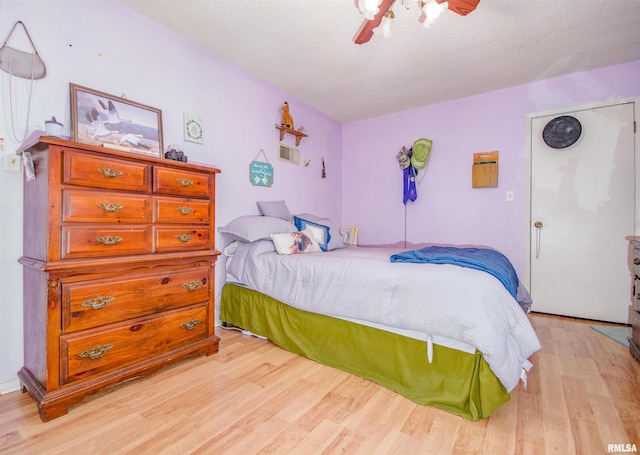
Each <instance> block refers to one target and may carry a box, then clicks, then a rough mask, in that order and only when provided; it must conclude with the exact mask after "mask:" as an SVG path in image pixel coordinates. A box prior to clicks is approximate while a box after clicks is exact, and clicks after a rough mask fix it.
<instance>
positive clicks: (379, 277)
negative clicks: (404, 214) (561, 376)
mask: <svg viewBox="0 0 640 455" xmlns="http://www.w3.org/2000/svg"><path fill="white" fill-rule="evenodd" d="M241 218H244V221H246V218H252V219H254V220H253V221H255V222H256V223H257V225H260V224H261V223H263V224H264V223H265V221H267V219H268V222H269V223H275V224H277V225H278V226H277V227H276V226H269V228H268V229H264V228H263V227H260V228H257V229H253V232H251V235H247V232H242V233H241V235H238V231H237V229H236V230H233V234H234V235H233V238H234V240H235V241H234V242H233V243H232V244H230V245H229V247H228V248H225V255H226V256H227V264H226V267H227V282H226V283H225V285H224V286H223V289H222V292H221V300H220V320H221V321H222V323H223V325H225V326H230V327H239V328H241V329H242V330H244V331H246V333H251V334H255V335H257V336H260V337H265V338H268V339H269V340H271V341H272V342H273V343H275V344H276V345H278V346H280V347H282V348H284V349H286V350H289V351H292V352H295V353H298V354H300V355H303V356H306V357H308V358H310V359H312V360H315V361H317V362H319V363H322V364H325V365H328V366H331V367H335V368H338V369H341V370H344V371H346V372H349V373H352V374H355V375H358V376H360V377H363V378H365V379H369V380H371V381H373V382H376V383H378V384H380V385H382V386H384V387H386V388H388V389H390V390H393V391H395V392H397V393H399V394H401V395H403V396H405V397H407V398H408V399H410V400H413V401H415V402H416V403H420V404H423V405H429V406H434V407H437V408H440V409H443V410H445V411H448V412H451V413H453V414H456V415H459V416H462V417H464V418H467V419H469V420H473V421H476V420H480V419H483V418H486V417H488V416H490V415H491V414H492V413H493V412H494V411H495V410H496V409H498V408H499V407H500V406H501V405H502V404H504V403H505V402H507V401H508V400H509V392H511V391H512V390H513V389H514V388H515V387H516V386H518V384H519V383H520V382H524V385H525V386H526V372H527V371H528V370H529V369H530V368H531V366H532V365H531V363H530V362H529V360H528V359H529V357H530V356H531V355H532V354H533V353H534V352H535V351H537V350H538V349H540V343H539V341H538V339H537V337H536V334H535V332H534V330H533V328H532V326H531V324H530V323H529V320H528V318H527V315H526V310H527V309H528V305H530V299H528V293H526V290H524V289H523V287H522V285H521V284H519V283H518V284H517V289H516V290H514V289H511V290H510V289H508V288H507V286H506V285H505V284H504V283H503V282H502V281H501V280H500V279H497V277H496V276H495V275H492V274H491V273H487V272H486V271H484V270H479V269H478V268H469V267H466V266H465V267H462V266H459V265H455V264H451V263H428V262H425V261H418V262H415V261H406V260H405V259H406V257H405V256H402V255H403V254H406V253H407V252H406V251H404V250H403V249H397V248H395V249H394V248H362V247H355V246H350V247H346V248H345V247H344V245H341V246H337V247H336V246H335V245H336V244H335V242H334V244H333V245H334V247H332V246H331V241H330V240H329V239H328V236H329V234H330V233H332V232H333V234H334V235H335V234H336V229H335V227H334V226H331V223H330V222H329V220H326V221H323V220H317V219H315V220H313V221H312V222H310V223H309V222H308V223H304V224H303V225H300V223H296V224H297V226H296V225H295V224H294V225H293V228H292V227H291V223H288V224H287V225H285V224H281V223H277V222H275V221H274V220H273V219H271V218H272V217H241ZM280 221H284V220H280ZM299 221H300V219H299V218H298V219H296V222H299ZM322 223H326V224H325V225H323V224H322ZM313 224H316V225H317V226H324V227H325V228H326V229H325V230H324V234H325V236H324V240H325V242H324V248H322V245H323V242H322V241H315V239H318V240H320V239H322V235H320V236H318V231H317V229H320V230H321V231H322V228H317V226H313ZM300 228H303V229H300ZM314 228H316V231H314V230H313V229H314ZM249 231H251V229H249ZM221 232H222V233H227V234H229V233H231V232H232V230H230V229H228V226H227V228H226V230H225V229H223V230H221ZM265 232H270V233H269V234H265ZM321 234H322V232H321ZM301 236H302V237H305V236H306V237H307V238H308V239H309V238H310V239H311V241H310V242H309V243H310V244H311V246H309V245H306V246H303V245H302V246H303V247H305V248H307V250H308V251H299V249H300V248H301V244H300V237H301ZM283 239H287V241H285V242H284V243H283V241H282V240H283ZM291 253H293V254H291ZM301 253H305V254H301ZM394 258H395V261H394ZM518 301H520V303H519V302H518Z"/></svg>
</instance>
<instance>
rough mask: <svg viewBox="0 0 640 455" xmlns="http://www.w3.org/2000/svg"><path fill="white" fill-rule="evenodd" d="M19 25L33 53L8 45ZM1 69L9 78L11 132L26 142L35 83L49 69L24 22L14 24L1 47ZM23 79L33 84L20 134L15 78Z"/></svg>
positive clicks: (16, 137)
mask: <svg viewBox="0 0 640 455" xmlns="http://www.w3.org/2000/svg"><path fill="white" fill-rule="evenodd" d="M18 25H21V26H22V28H23V29H24V32H25V34H26V35H27V38H28V39H29V43H30V44H31V48H32V49H33V52H23V51H19V50H17V49H14V48H12V47H10V46H8V45H7V42H8V41H9V38H11V35H12V34H13V32H14V30H15V29H16V27H17V26H18ZM0 69H1V70H2V71H4V72H6V73H8V74H9V75H10V76H9V113H10V114H9V118H10V121H11V132H12V133H13V139H14V140H15V141H16V142H24V140H25V139H26V138H27V134H28V132H29V117H30V114H31V95H32V94H33V81H35V80H37V79H42V78H43V77H45V76H46V75H47V67H46V66H45V64H44V61H43V60H42V58H41V57H40V54H38V51H37V50H36V46H35V44H33V41H32V40H31V36H30V35H29V32H28V30H27V27H26V26H25V25H24V24H23V23H22V21H17V22H16V23H15V24H13V27H12V28H11V31H10V32H9V35H7V39H6V40H4V43H2V46H1V47H0ZM12 76H16V77H21V78H24V79H29V80H30V81H31V84H30V85H29V88H28V91H29V94H28V100H27V116H26V119H25V129H24V133H23V134H20V135H19V134H18V133H17V132H16V126H15V124H16V121H15V120H14V117H15V106H14V99H13V98H14V95H13V83H12V81H13V77H12Z"/></svg>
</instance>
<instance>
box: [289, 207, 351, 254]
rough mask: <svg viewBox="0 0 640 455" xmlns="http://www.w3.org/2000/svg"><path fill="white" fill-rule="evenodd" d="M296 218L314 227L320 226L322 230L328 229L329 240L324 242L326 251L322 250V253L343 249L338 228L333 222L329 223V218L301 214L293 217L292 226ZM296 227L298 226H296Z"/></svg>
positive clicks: (343, 245)
mask: <svg viewBox="0 0 640 455" xmlns="http://www.w3.org/2000/svg"><path fill="white" fill-rule="evenodd" d="M296 218H299V219H302V220H306V221H307V222H312V223H315V224H316V225H318V226H321V227H322V228H323V229H324V228H326V229H328V231H329V240H328V241H327V242H326V243H327V245H326V250H324V249H323V251H333V250H337V249H338V248H344V247H345V246H346V245H345V244H344V240H343V238H342V236H341V235H340V226H336V225H335V224H334V222H333V221H331V220H330V219H329V218H322V217H320V216H317V215H313V214H311V213H301V214H298V215H295V216H294V217H293V222H294V224H295V219H296ZM296 226H298V225H297V224H296ZM298 229H300V227H299V226H298ZM320 247H322V244H321V245H320Z"/></svg>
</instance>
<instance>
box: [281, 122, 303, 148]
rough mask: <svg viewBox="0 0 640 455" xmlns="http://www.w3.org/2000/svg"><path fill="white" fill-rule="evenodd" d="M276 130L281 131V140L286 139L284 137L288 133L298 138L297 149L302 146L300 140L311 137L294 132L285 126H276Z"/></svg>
mask: <svg viewBox="0 0 640 455" xmlns="http://www.w3.org/2000/svg"><path fill="white" fill-rule="evenodd" d="M276 128H277V129H279V130H280V140H283V139H284V135H285V134H286V133H289V134H291V135H293V136H295V137H296V147H297V146H299V145H300V140H301V139H302V138H303V137H309V136H308V135H307V134H304V133H303V132H301V131H297V130H292V129H291V128H287V127H286V126H283V125H276Z"/></svg>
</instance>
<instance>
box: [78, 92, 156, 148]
mask: <svg viewBox="0 0 640 455" xmlns="http://www.w3.org/2000/svg"><path fill="white" fill-rule="evenodd" d="M69 91H70V93H71V140H72V141H75V142H81V143H83V144H90V145H97V146H103V147H107V148H112V149H117V150H122V151H127V152H133V153H139V154H142V155H147V156H153V157H160V158H161V157H163V156H164V145H163V137H162V111H161V110H160V109H157V108H154V107H151V106H147V105H144V104H141V103H136V102H134V101H131V100H129V99H127V98H125V97H124V95H123V96H122V97H118V96H114V95H109V94H108V93H104V92H100V91H98V90H93V89H90V88H87V87H82V86H80V85H78V84H74V83H70V84H69Z"/></svg>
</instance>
